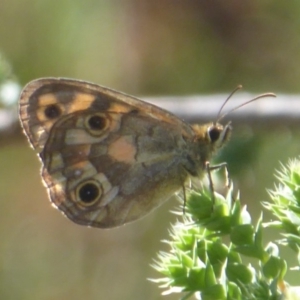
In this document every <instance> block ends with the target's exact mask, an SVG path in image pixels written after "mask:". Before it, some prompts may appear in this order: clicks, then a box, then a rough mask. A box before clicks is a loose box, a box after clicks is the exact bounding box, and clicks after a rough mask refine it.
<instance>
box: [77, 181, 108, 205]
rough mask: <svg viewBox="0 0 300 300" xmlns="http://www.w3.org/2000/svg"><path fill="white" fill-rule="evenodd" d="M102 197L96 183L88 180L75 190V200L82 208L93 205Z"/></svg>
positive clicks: (98, 185) (99, 187) (100, 189)
mask: <svg viewBox="0 0 300 300" xmlns="http://www.w3.org/2000/svg"><path fill="white" fill-rule="evenodd" d="M101 196H102V188H101V186H100V184H99V183H98V182H97V181H94V180H88V181H85V182H83V183H81V184H80V185H79V186H78V187H77V189H76V199H77V201H79V202H80V203H81V204H82V205H84V206H91V205H93V204H95V203H96V202H97V201H98V200H99V199H100V198H101Z"/></svg>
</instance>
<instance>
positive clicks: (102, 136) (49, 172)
mask: <svg viewBox="0 0 300 300" xmlns="http://www.w3.org/2000/svg"><path fill="white" fill-rule="evenodd" d="M19 116H20V121H21V125H22V127H23V131H24V133H25V134H26V136H27V138H28V140H29V142H30V144H31V146H32V147H33V148H34V149H35V150H36V151H37V153H38V156H39V159H40V161H41V163H42V168H41V176H42V180H43V183H44V185H45V186H46V188H47V191H48V195H49V198H50V200H51V202H52V204H53V205H54V206H55V207H56V208H58V209H59V210H60V211H62V212H63V213H64V214H65V216H67V217H68V218H69V219H71V220H72V221H73V222H75V223H78V224H81V225H86V226H91V227H100V228H110V227H116V226H120V225H123V224H125V223H128V222H131V221H134V220H136V219H139V218H141V217H143V216H144V215H146V214H148V213H149V212H150V211H152V210H153V209H154V208H156V207H157V206H159V205H160V204H162V203H163V202H165V201H166V200H167V199H169V198H170V197H171V196H172V195H173V194H174V193H175V192H177V191H179V190H181V189H183V188H184V186H185V184H186V182H188V181H189V180H190V179H191V178H193V177H197V178H199V177H202V176H203V174H204V173H205V170H206V166H207V163H208V162H209V161H210V159H211V157H212V155H213V154H214V153H215V152H216V151H217V150H218V149H219V148H221V147H222V146H223V145H224V144H225V143H226V142H227V141H228V139H229V137H230V134H231V131H232V128H231V125H230V124H227V125H225V126H223V125H221V124H219V123H217V122H211V123H208V124H204V125H198V124H196V125H189V124H187V123H185V122H184V121H182V120H181V119H180V118H178V117H176V116H175V115H173V114H171V113H170V112H168V111H166V110H164V109H162V108H159V107H157V106H155V105H152V104H149V103H146V102H143V101H142V100H139V99H137V98H135V97H132V96H129V95H126V94H124V93H121V92H118V91H115V90H112V89H109V88H106V87H103V86H100V85H96V84H93V83H89V82H85V81H80V80H72V79H65V78H41V79H37V80H34V81H32V82H30V83H28V84H27V85H26V86H25V88H24V89H23V91H22V93H21V96H20V106H19Z"/></svg>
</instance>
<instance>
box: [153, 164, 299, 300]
mask: <svg viewBox="0 0 300 300" xmlns="http://www.w3.org/2000/svg"><path fill="white" fill-rule="evenodd" d="M277 178H278V180H279V182H280V183H279V185H278V186H277V187H276V188H275V189H274V190H273V191H269V194H270V197H271V201H270V202H267V203H266V202H265V203H263V206H264V207H265V208H266V209H268V210H270V211H271V212H272V213H273V215H274V217H276V218H277V221H273V222H269V223H263V217H262V215H261V217H260V218H259V220H258V221H257V222H256V224H255V225H254V224H253V222H252V221H251V217H250V214H249V213H248V211H247V209H246V207H243V206H242V205H241V202H240V199H239V196H234V193H233V186H232V185H231V186H230V187H229V189H228V192H227V195H226V197H223V196H222V195H220V194H217V193H214V195H212V193H211V191H209V190H207V189H203V190H200V191H195V190H191V191H189V193H188V197H187V203H186V211H185V213H184V214H183V213H181V214H182V216H181V220H180V221H178V222H177V223H176V224H175V225H173V226H172V229H171V234H170V240H169V241H167V243H168V244H169V246H170V250H169V252H160V253H159V254H158V259H157V260H156V262H155V264H154V266H153V267H154V268H155V269H156V270H157V271H159V272H160V273H161V274H162V275H163V276H164V277H163V278H160V279H155V280H154V281H155V282H157V283H158V284H159V285H160V287H162V288H164V289H165V291H164V293H163V294H169V293H174V292H176V293H178V292H181V293H184V297H183V298H181V299H188V298H190V297H191V296H193V295H196V296H197V297H198V298H199V299H220V300H221V299H249V300H250V299H299V298H300V295H299V292H298V290H299V288H298V287H289V285H288V284H287V282H285V275H286V272H287V263H286V261H285V260H284V259H283V258H282V257H281V256H280V251H279V246H289V247H290V248H291V249H293V250H294V251H295V253H296V256H297V258H298V262H299V265H300V259H299V257H300V251H299V249H300V226H299V224H300V161H298V160H294V161H291V162H290V163H289V164H288V166H287V167H282V170H281V171H280V172H277ZM269 227H274V228H276V229H277V230H278V231H280V233H281V234H282V235H283V237H284V238H283V239H280V240H278V241H272V242H271V241H269V242H268V243H267V245H264V241H263V236H264V235H265V236H267V234H265V233H266V232H267V230H268V228H269ZM245 258H251V259H252V261H253V265H251V264H247V263H245V262H244V260H245ZM299 265H298V266H296V267H294V268H293V270H289V271H291V272H298V271H299ZM295 291H296V292H295Z"/></svg>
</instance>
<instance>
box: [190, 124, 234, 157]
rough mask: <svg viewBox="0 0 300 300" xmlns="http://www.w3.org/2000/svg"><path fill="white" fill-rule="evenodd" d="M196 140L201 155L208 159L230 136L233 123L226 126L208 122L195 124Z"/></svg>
mask: <svg viewBox="0 0 300 300" xmlns="http://www.w3.org/2000/svg"><path fill="white" fill-rule="evenodd" d="M192 127H193V129H194V132H195V142H196V144H197V148H198V149H199V150H198V151H200V156H201V157H202V158H204V159H205V160H208V159H209V158H210V156H211V154H213V153H214V152H215V151H217V150H218V149H220V148H221V147H222V146H224V145H225V144H226V143H227V141H228V140H229V138H230V135H231V131H232V127H231V123H230V122H229V123H227V124H226V125H225V126H223V125H221V124H220V123H208V124H204V125H193V126H192Z"/></svg>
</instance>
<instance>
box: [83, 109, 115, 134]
mask: <svg viewBox="0 0 300 300" xmlns="http://www.w3.org/2000/svg"><path fill="white" fill-rule="evenodd" d="M109 121H110V120H109V119H108V118H107V116H106V115H105V114H101V113H98V114H95V115H92V116H88V117H87V118H86V120H85V127H86V128H87V130H88V131H89V133H90V134H91V135H94V136H99V135H102V134H103V132H104V131H105V130H106V129H107V128H108V126H109V123H110V122H109Z"/></svg>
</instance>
